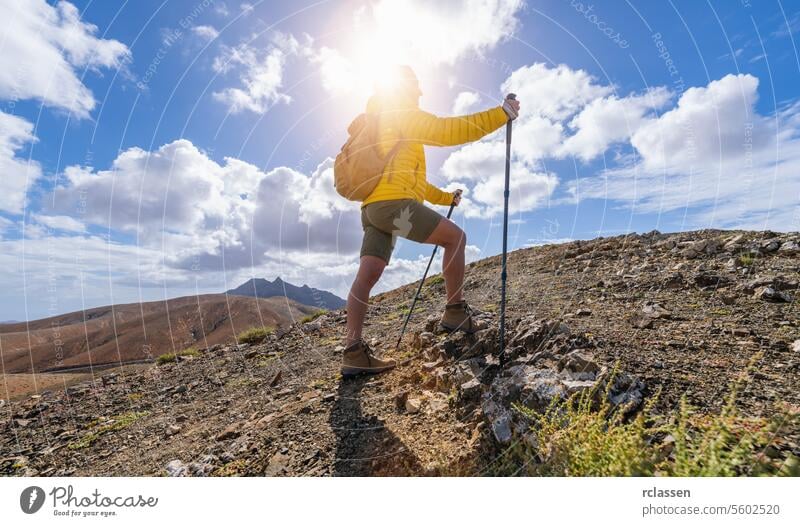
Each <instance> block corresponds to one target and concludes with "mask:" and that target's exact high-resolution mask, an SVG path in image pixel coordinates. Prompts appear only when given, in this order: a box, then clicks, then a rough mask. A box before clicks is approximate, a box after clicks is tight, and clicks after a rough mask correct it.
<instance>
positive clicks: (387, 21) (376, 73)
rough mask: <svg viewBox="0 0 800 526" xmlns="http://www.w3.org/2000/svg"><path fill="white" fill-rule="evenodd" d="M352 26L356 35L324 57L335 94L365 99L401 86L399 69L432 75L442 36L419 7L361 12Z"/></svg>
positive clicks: (344, 36)
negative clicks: (383, 88)
mask: <svg viewBox="0 0 800 526" xmlns="http://www.w3.org/2000/svg"><path fill="white" fill-rule="evenodd" d="M351 23H352V26H351V27H352V30H348V31H346V32H342V33H340V35H341V36H340V37H338V38H336V39H335V42H332V43H331V46H330V47H323V49H322V51H321V53H320V56H321V61H320V62H321V67H320V68H321V73H322V77H323V83H324V84H325V86H326V87H327V88H329V89H330V90H331V91H334V92H337V93H340V94H348V95H350V96H355V97H359V98H363V97H366V96H368V95H369V94H371V93H372V92H373V91H374V90H375V89H376V88H377V87H381V86H391V85H392V84H393V83H395V82H396V81H397V80H399V79H398V78H396V75H397V73H396V68H395V67H394V66H397V65H407V66H410V67H411V68H412V69H413V70H414V71H415V72H416V73H417V76H418V77H420V78H421V77H424V76H425V75H426V73H427V72H428V71H429V70H430V66H431V56H432V53H435V47H434V44H435V42H432V40H431V39H432V38H435V35H436V34H437V32H436V31H435V30H434V29H435V28H432V27H428V26H429V25H430V24H429V23H427V22H426V18H425V17H420V16H419V10H417V9H414V8H413V6H411V5H409V4H407V3H404V2H383V3H380V4H378V5H376V6H373V7H372V9H370V10H366V9H364V10H361V11H359V12H357V13H356V15H355V16H354V17H353V19H352V20H351ZM441 29H442V28H439V31H440V32H441ZM432 35H433V37H432Z"/></svg>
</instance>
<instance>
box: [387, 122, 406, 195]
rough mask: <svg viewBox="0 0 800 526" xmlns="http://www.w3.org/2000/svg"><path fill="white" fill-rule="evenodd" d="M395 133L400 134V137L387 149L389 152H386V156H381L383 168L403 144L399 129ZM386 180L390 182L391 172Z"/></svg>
mask: <svg viewBox="0 0 800 526" xmlns="http://www.w3.org/2000/svg"><path fill="white" fill-rule="evenodd" d="M397 134H398V135H399V136H400V138H399V139H398V140H397V143H395V145H394V146H392V149H391V150H389V153H387V154H386V157H384V158H383V162H384V165H383V168H384V170H385V169H386V167H387V166H389V163H390V162H392V159H394V157H395V155H397V152H399V151H400V147H401V146H403V134H402V133H401V132H400V130H399V129H398V130H397ZM387 181H388V182H390V183H391V182H392V174H391V173H390V174H389V177H387Z"/></svg>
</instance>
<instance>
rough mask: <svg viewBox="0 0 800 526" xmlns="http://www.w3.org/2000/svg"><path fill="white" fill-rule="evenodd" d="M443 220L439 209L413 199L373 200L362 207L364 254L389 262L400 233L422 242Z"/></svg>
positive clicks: (362, 244) (402, 235)
mask: <svg viewBox="0 0 800 526" xmlns="http://www.w3.org/2000/svg"><path fill="white" fill-rule="evenodd" d="M442 219H443V217H442V216H441V215H440V214H439V213H438V212H435V211H433V210H431V209H430V208H428V207H427V206H425V205H423V204H422V203H420V202H419V201H415V200H414V199H398V200H393V201H378V202H376V203H370V204H368V205H367V206H365V207H363V208H362V209H361V226H363V227H364V241H363V242H362V243H361V255H362V256H375V257H379V258H381V259H382V260H384V261H385V262H386V263H389V259H390V258H391V257H392V250H393V249H394V242H395V239H397V236H400V237H404V238H406V239H410V240H411V241H416V242H418V243H423V242H425V240H426V239H428V237H430V235H431V233H433V231H434V229H436V226H437V225H438V224H439V221H441V220H442Z"/></svg>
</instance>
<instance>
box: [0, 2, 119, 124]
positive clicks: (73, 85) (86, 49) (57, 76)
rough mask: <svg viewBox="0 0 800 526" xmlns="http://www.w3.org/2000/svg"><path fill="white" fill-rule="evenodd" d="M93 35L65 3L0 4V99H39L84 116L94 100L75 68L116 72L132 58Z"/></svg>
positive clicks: (116, 44) (114, 44)
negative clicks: (53, 4)
mask: <svg viewBox="0 0 800 526" xmlns="http://www.w3.org/2000/svg"><path fill="white" fill-rule="evenodd" d="M96 32H97V27H96V26H94V25H92V24H89V23H86V22H84V21H82V20H81V19H80V13H79V11H78V9H77V8H76V7H75V6H74V5H72V4H71V3H69V2H65V1H60V2H58V3H57V4H56V5H55V6H51V5H49V4H47V3H46V2H45V1H44V0H26V1H24V2H23V1H4V2H2V3H0V34H2V35H3V38H2V39H1V40H0V97H2V98H5V99H11V100H16V99H38V100H41V101H42V102H43V103H44V104H46V105H48V106H53V107H57V108H61V109H65V110H68V111H71V112H72V113H74V114H75V115H77V116H79V117H86V116H88V114H89V112H90V111H91V110H92V109H93V108H94V106H95V100H94V97H93V95H92V93H91V91H89V89H88V88H87V87H86V86H84V85H83V83H82V82H81V80H80V79H79V78H78V72H77V71H76V69H77V68H89V69H99V68H118V67H120V66H121V65H122V63H123V61H124V60H125V59H127V58H128V57H129V56H130V51H129V50H128V48H127V47H126V46H125V45H124V44H122V43H120V42H118V41H116V40H108V39H101V38H97V37H96V36H95V33H96Z"/></svg>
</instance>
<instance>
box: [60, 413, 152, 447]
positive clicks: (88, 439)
mask: <svg viewBox="0 0 800 526" xmlns="http://www.w3.org/2000/svg"><path fill="white" fill-rule="evenodd" d="M148 414H150V413H149V412H148V411H142V412H129V413H123V414H121V415H117V416H115V417H113V418H112V419H111V420H110V421H108V422H107V423H104V424H102V425H94V426H92V427H94V428H96V429H95V430H94V431H92V432H91V433H87V434H85V435H84V436H82V437H81V438H79V439H77V440H75V441H74V442H70V444H69V445H68V446H67V449H72V450H75V449H84V448H87V447H89V446H91V445H92V444H94V443H95V442H96V441H97V440H98V439H99V438H100V437H101V436H103V435H105V434H106V433H110V432H112V431H119V430H121V429H125V428H126V427H129V426H130V425H131V424H133V423H134V422H136V421H137V420H139V419H140V418H143V417H145V416H147V415H148Z"/></svg>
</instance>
